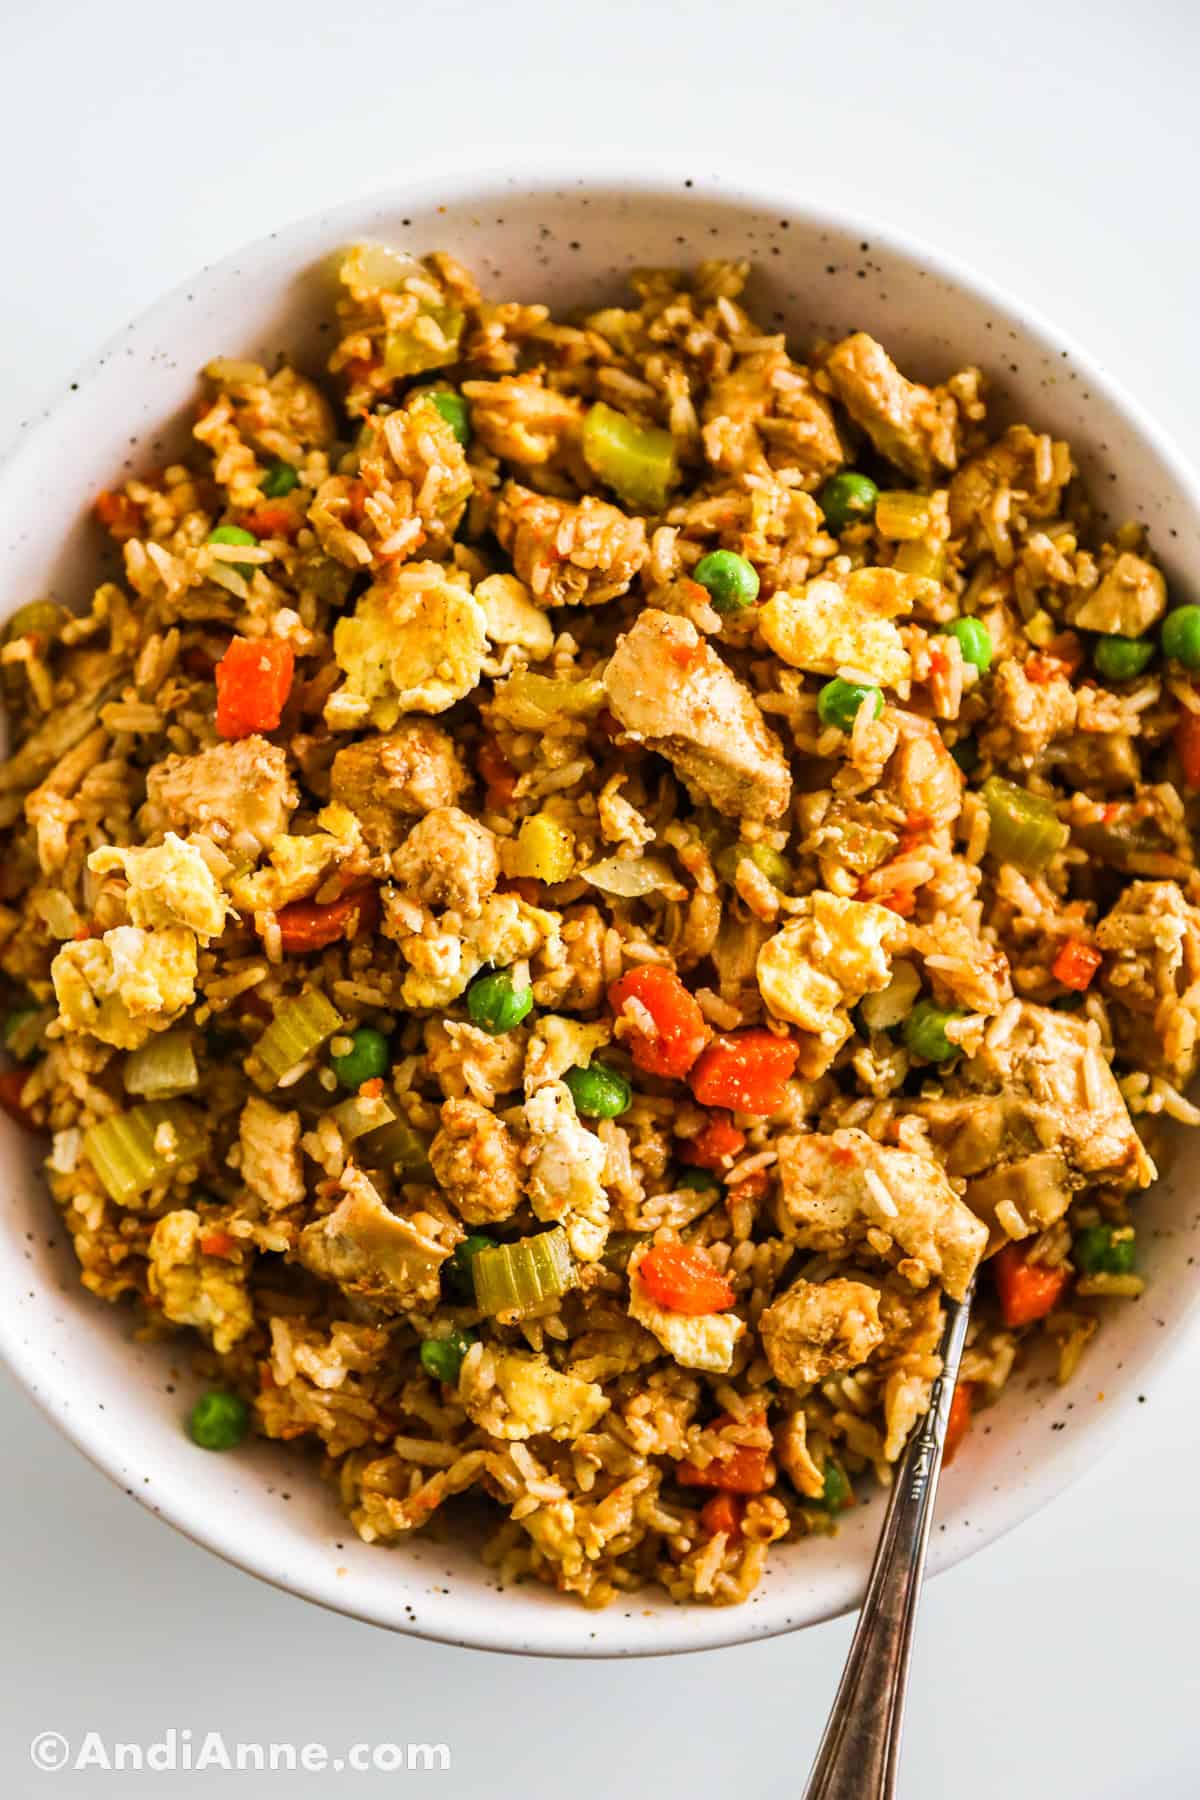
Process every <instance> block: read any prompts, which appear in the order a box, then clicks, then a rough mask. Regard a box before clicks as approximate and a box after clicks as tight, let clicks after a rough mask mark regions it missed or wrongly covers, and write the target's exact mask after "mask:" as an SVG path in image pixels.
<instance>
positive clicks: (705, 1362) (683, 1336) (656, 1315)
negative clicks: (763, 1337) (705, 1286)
mask: <svg viewBox="0 0 1200 1800" xmlns="http://www.w3.org/2000/svg"><path fill="white" fill-rule="evenodd" d="M648 1247H649V1246H647V1245H640V1246H639V1247H638V1248H637V1249H636V1250H635V1251H634V1252H633V1254H632V1256H631V1257H630V1258H629V1265H628V1267H629V1316H630V1318H631V1319H635V1320H636V1321H637V1323H638V1324H639V1325H643V1326H645V1328H646V1330H647V1331H649V1332H651V1333H652V1334H653V1336H654V1337H656V1338H657V1339H658V1341H659V1343H660V1344H661V1345H662V1347H663V1349H664V1350H665V1351H666V1353H667V1355H668V1356H671V1357H673V1358H674V1359H675V1361H676V1362H677V1363H678V1364H679V1366H680V1368H683V1369H704V1370H705V1371H706V1372H707V1373H708V1374H710V1375H727V1374H728V1373H729V1370H730V1368H731V1367H732V1365H733V1352H734V1349H735V1347H736V1345H737V1342H738V1339H739V1338H740V1337H741V1336H742V1334H743V1332H744V1331H745V1329H746V1322H745V1320H744V1319H740V1318H739V1317H738V1315H737V1313H735V1312H715V1313H679V1312H670V1311H668V1309H667V1308H666V1307H665V1306H659V1304H658V1302H657V1301H656V1300H654V1299H652V1298H651V1295H650V1292H649V1290H648V1289H647V1287H646V1284H645V1282H644V1281H643V1280H642V1278H641V1276H640V1275H639V1274H638V1269H639V1266H640V1264H641V1261H642V1258H643V1256H645V1254H646V1251H647V1249H648Z"/></svg>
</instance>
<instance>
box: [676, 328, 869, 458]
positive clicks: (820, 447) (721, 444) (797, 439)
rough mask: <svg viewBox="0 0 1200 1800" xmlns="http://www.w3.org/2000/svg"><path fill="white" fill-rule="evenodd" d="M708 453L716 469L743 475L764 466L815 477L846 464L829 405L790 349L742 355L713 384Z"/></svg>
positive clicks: (706, 425) (708, 414)
mask: <svg viewBox="0 0 1200 1800" xmlns="http://www.w3.org/2000/svg"><path fill="white" fill-rule="evenodd" d="M704 453H705V455H706V456H707V458H708V460H709V462H710V463H711V464H712V466H713V468H714V469H722V470H729V471H730V472H732V473H733V474H740V473H741V472H742V471H743V470H744V469H745V468H746V467H747V466H751V467H753V466H754V464H755V463H758V464H759V466H761V459H762V457H763V456H764V455H765V456H766V457H767V458H768V460H769V461H770V462H771V463H772V465H773V466H776V467H778V466H781V465H787V466H788V467H789V468H797V469H800V470H802V471H803V473H804V474H805V475H806V476H807V477H809V478H810V479H812V480H814V481H819V480H821V479H822V478H823V477H824V476H826V475H831V474H832V473H833V472H834V470H835V469H839V468H841V466H842V464H843V463H844V462H845V460H846V459H845V452H844V451H843V449H842V443H841V439H840V438H839V437H838V432H837V426H836V424H835V423H834V418H833V413H832V411H831V409H830V406H829V403H828V401H827V400H825V399H824V398H823V396H822V395H821V394H819V393H818V392H817V391H816V389H815V388H814V387H813V385H812V381H811V378H810V376H809V373H808V370H807V369H803V368H799V367H797V365H796V364H795V363H794V362H793V361H792V360H791V358H790V357H789V356H788V353H787V351H786V350H753V351H751V352H750V353H749V354H748V355H745V356H739V357H738V359H737V361H736V362H735V364H734V366H733V368H732V369H731V370H730V372H729V374H728V375H721V376H718V377H717V378H716V379H715V380H714V381H712V382H711V383H710V385H709V389H708V394H707V397H706V399H705V402H704Z"/></svg>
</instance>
